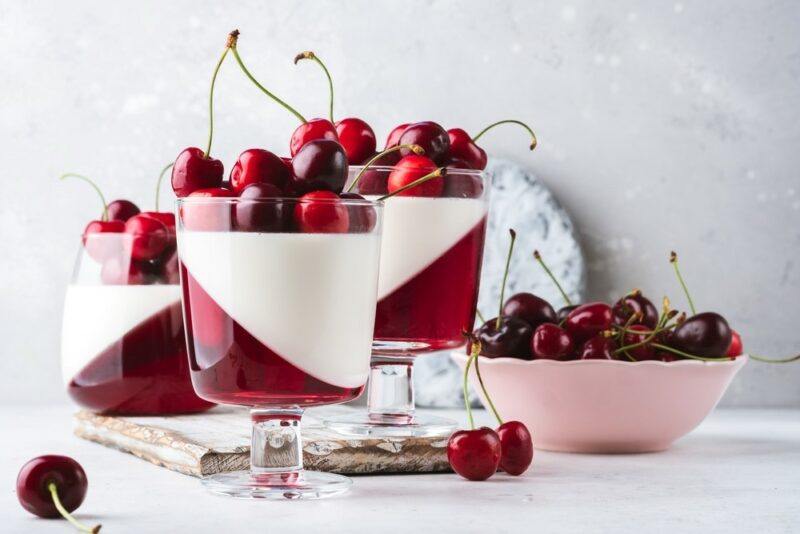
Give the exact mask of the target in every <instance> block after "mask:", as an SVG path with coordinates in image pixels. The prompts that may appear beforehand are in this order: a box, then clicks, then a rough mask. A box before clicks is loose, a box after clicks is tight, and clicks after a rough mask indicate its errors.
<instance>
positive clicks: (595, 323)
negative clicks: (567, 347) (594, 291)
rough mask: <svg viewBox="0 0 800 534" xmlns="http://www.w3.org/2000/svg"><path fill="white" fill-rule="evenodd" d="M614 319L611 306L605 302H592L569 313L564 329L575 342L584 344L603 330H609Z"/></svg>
mask: <svg viewBox="0 0 800 534" xmlns="http://www.w3.org/2000/svg"><path fill="white" fill-rule="evenodd" d="M612 319H613V313H612V312H611V306H609V305H608V304H606V303H605V302H590V303H588V304H582V305H580V306H578V307H577V308H575V309H574V310H572V311H571V312H569V314H568V315H567V318H566V320H565V321H564V327H565V329H566V331H567V333H568V334H569V336H570V337H571V338H572V339H573V340H574V341H575V342H577V343H583V342H584V341H586V340H587V339H589V338H590V337H592V336H594V335H596V334H599V333H600V332H602V331H603V330H608V329H609V328H610V327H611V323H612Z"/></svg>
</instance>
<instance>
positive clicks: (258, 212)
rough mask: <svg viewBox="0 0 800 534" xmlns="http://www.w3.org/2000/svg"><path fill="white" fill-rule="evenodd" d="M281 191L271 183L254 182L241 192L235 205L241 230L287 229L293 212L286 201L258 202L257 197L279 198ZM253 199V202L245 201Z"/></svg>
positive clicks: (272, 230) (266, 230)
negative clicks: (245, 200)
mask: <svg viewBox="0 0 800 534" xmlns="http://www.w3.org/2000/svg"><path fill="white" fill-rule="evenodd" d="M280 196H281V191H280V189H278V187H277V186H275V185H273V184H270V183H252V184H250V185H248V186H246V187H245V188H244V189H242V191H241V192H240V193H239V198H240V199H242V200H240V201H239V202H238V203H237V204H236V206H235V224H236V228H237V229H239V230H243V231H247V232H280V231H282V230H285V229H286V227H287V223H288V221H289V214H290V213H291V206H290V205H289V204H287V203H286V202H281V201H275V202H258V201H257V199H266V198H278V197H280ZM244 199H252V200H254V201H253V202H244V201H243V200H244Z"/></svg>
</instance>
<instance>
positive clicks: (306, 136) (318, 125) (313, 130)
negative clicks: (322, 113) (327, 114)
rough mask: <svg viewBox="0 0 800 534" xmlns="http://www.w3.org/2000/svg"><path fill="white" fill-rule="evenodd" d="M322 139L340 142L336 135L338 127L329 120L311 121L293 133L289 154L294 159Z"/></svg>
mask: <svg viewBox="0 0 800 534" xmlns="http://www.w3.org/2000/svg"><path fill="white" fill-rule="evenodd" d="M321 139H327V140H329V141H337V142H338V141H339V136H338V135H337V133H336V127H335V126H334V125H333V123H332V122H331V121H329V120H328V119H311V120H310V121H308V122H306V123H303V124H301V125H300V126H298V127H297V129H296V130H295V131H294V133H292V137H291V139H290V140H289V152H290V153H291V155H292V157H294V156H295V155H297V153H299V152H300V149H301V148H303V147H304V146H305V145H306V144H308V143H309V142H311V141H316V140H321Z"/></svg>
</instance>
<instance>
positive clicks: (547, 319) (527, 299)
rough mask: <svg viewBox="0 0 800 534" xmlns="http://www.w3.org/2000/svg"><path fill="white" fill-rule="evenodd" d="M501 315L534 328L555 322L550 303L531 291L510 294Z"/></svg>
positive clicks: (554, 312) (554, 313)
mask: <svg viewBox="0 0 800 534" xmlns="http://www.w3.org/2000/svg"><path fill="white" fill-rule="evenodd" d="M449 177H450V176H449V175H448V178H449ZM503 315H505V316H507V317H517V318H519V319H522V320H523V321H525V322H526V323H528V324H529V325H531V328H533V329H534V330H536V327H537V326H539V325H540V324H542V323H555V322H556V311H555V310H554V309H553V307H552V306H551V305H550V303H549V302H547V301H546V300H544V299H543V298H540V297H537V296H536V295H534V294H532V293H517V294H516V295H513V296H511V297H510V298H509V299H508V300H507V301H506V303H505V304H503Z"/></svg>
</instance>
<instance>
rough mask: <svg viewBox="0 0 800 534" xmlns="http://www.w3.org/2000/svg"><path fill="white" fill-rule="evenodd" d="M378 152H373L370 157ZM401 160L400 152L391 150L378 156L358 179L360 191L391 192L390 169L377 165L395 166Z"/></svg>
mask: <svg viewBox="0 0 800 534" xmlns="http://www.w3.org/2000/svg"><path fill="white" fill-rule="evenodd" d="M375 156H377V154H372V155H371V156H370V157H369V159H372V158H374V157H375ZM398 161H400V154H399V153H398V152H389V153H388V154H384V155H383V156H381V157H380V158H378V160H377V161H375V163H374V164H373V165H372V166H370V167H369V168H368V169H367V170H366V171H364V174H363V175H361V178H360V179H359V180H358V192H359V193H361V194H362V195H385V194H387V193H389V172H390V171H389V170H388V169H379V168H376V167H393V166H395V165H396V164H397V162H398Z"/></svg>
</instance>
